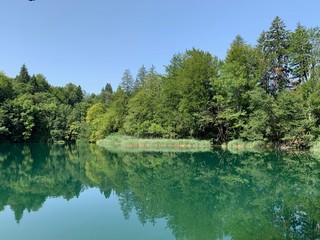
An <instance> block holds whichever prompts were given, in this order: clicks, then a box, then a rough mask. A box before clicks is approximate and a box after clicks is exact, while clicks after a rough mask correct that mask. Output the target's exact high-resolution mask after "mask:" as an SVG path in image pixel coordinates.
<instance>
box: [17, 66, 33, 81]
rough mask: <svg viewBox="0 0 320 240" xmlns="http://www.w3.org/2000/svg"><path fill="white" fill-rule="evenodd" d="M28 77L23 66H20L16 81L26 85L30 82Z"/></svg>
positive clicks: (26, 70)
mask: <svg viewBox="0 0 320 240" xmlns="http://www.w3.org/2000/svg"><path fill="white" fill-rule="evenodd" d="M30 78H31V77H30V75H29V73H28V69H27V67H26V65H25V64H23V65H22V67H21V69H20V73H19V75H18V76H17V77H16V80H17V81H19V82H21V83H28V82H29V81H30Z"/></svg>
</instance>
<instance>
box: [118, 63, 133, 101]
mask: <svg viewBox="0 0 320 240" xmlns="http://www.w3.org/2000/svg"><path fill="white" fill-rule="evenodd" d="M133 81H134V80H133V77H132V75H131V72H130V70H129V69H126V70H125V71H124V73H123V76H122V79H121V84H120V88H121V89H122V91H123V92H124V93H125V94H126V95H127V96H129V95H131V93H132V91H133V83H134V82H133Z"/></svg>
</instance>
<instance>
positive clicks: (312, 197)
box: [0, 144, 320, 240]
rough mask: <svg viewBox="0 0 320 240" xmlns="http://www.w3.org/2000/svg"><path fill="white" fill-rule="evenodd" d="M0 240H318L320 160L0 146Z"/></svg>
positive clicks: (220, 152)
mask: <svg viewBox="0 0 320 240" xmlns="http://www.w3.org/2000/svg"><path fill="white" fill-rule="evenodd" d="M0 179H1V186H0V239H5V240H11V239H19V240H20V239H24V240H25V239H30V240H31V239H32V240H37V239H41V240H43V239H45V240H49V239H68V240H73V239H74V240H80V239H139V240H141V239H190V240H191V239H192V240H202V239H203V240H208V239H225V240H227V239H228V240H230V239H320V181H319V179H320V156H319V157H318V156H316V155H310V154H307V153H284V152H277V151H269V152H230V151H226V150H221V149H220V150H213V151H211V152H183V151H180V152H142V151H140V152H138V151H133V150H132V151H130V152H126V151H123V150H122V151H121V150H112V149H111V150H107V149H104V148H101V147H98V146H96V145H89V144H80V145H47V144H28V145H26V144H10V145H9V144H2V145H0Z"/></svg>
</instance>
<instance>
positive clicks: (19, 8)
mask: <svg viewBox="0 0 320 240" xmlns="http://www.w3.org/2000/svg"><path fill="white" fill-rule="evenodd" d="M0 1H1V3H0V9H1V14H0V26H1V27H0V31H1V33H0V34H1V35H0V36H1V40H0V43H1V44H0V56H1V57H0V70H1V71H3V72H4V73H5V74H6V75H8V76H10V77H15V76H16V75H17V74H18V73H19V70H20V67H21V66H22V64H24V63H25V64H26V66H27V68H28V70H29V73H30V74H37V73H42V74H43V75H44V76H45V77H46V78H47V80H48V81H49V83H50V84H52V85H54V86H64V85H65V84H67V83H69V82H72V83H75V84H76V85H81V87H82V88H83V89H84V90H85V91H86V92H89V93H99V92H100V90H101V89H102V87H104V86H105V85H106V83H111V85H112V86H113V88H116V87H117V86H118V85H119V83H120V81H121V77H122V74H123V71H124V70H125V69H130V70H131V73H132V74H133V75H134V76H135V75H136V73H137V70H138V69H139V68H140V67H141V66H142V64H144V65H145V66H146V67H147V68H149V67H150V66H151V65H152V64H153V65H154V66H155V67H156V70H157V71H158V72H160V73H164V65H168V64H169V62H170V59H171V57H172V56H173V54H175V53H178V52H184V51H185V50H187V49H191V48H192V47H195V48H198V49H201V50H204V51H208V52H210V53H211V54H213V55H215V56H218V57H219V58H220V59H223V58H224V57H225V54H226V51H227V49H228V48H229V46H230V43H231V42H232V41H233V39H234V38H235V36H236V35H237V34H240V35H241V36H242V37H243V38H244V39H245V40H246V41H247V42H248V43H250V44H255V43H256V40H257V39H258V37H259V35H260V33H261V32H262V31H263V30H268V28H269V27H270V24H271V22H272V20H273V19H274V18H275V17H276V16H279V17H280V18H281V19H283V20H284V22H285V24H286V26H287V28H288V29H289V30H294V29H295V27H296V24H297V23H298V22H300V23H301V24H302V25H304V26H306V27H316V26H320V12H319V9H320V1H319V0H304V1H302V0H269V1H259V0H220V1H217V0H183V1H182V0H114V1H110V0H35V1H34V2H30V1H28V0H0Z"/></svg>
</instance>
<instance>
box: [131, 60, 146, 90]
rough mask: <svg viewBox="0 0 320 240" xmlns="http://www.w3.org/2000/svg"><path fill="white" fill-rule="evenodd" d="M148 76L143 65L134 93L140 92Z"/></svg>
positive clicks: (139, 71)
mask: <svg viewBox="0 0 320 240" xmlns="http://www.w3.org/2000/svg"><path fill="white" fill-rule="evenodd" d="M147 74H148V71H147V69H146V67H145V66H144V65H142V67H141V68H140V69H139V70H138V74H137V77H136V80H135V82H134V85H133V91H134V92H138V91H139V89H140V88H141V87H142V85H143V82H144V80H145V78H146V76H147Z"/></svg>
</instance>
